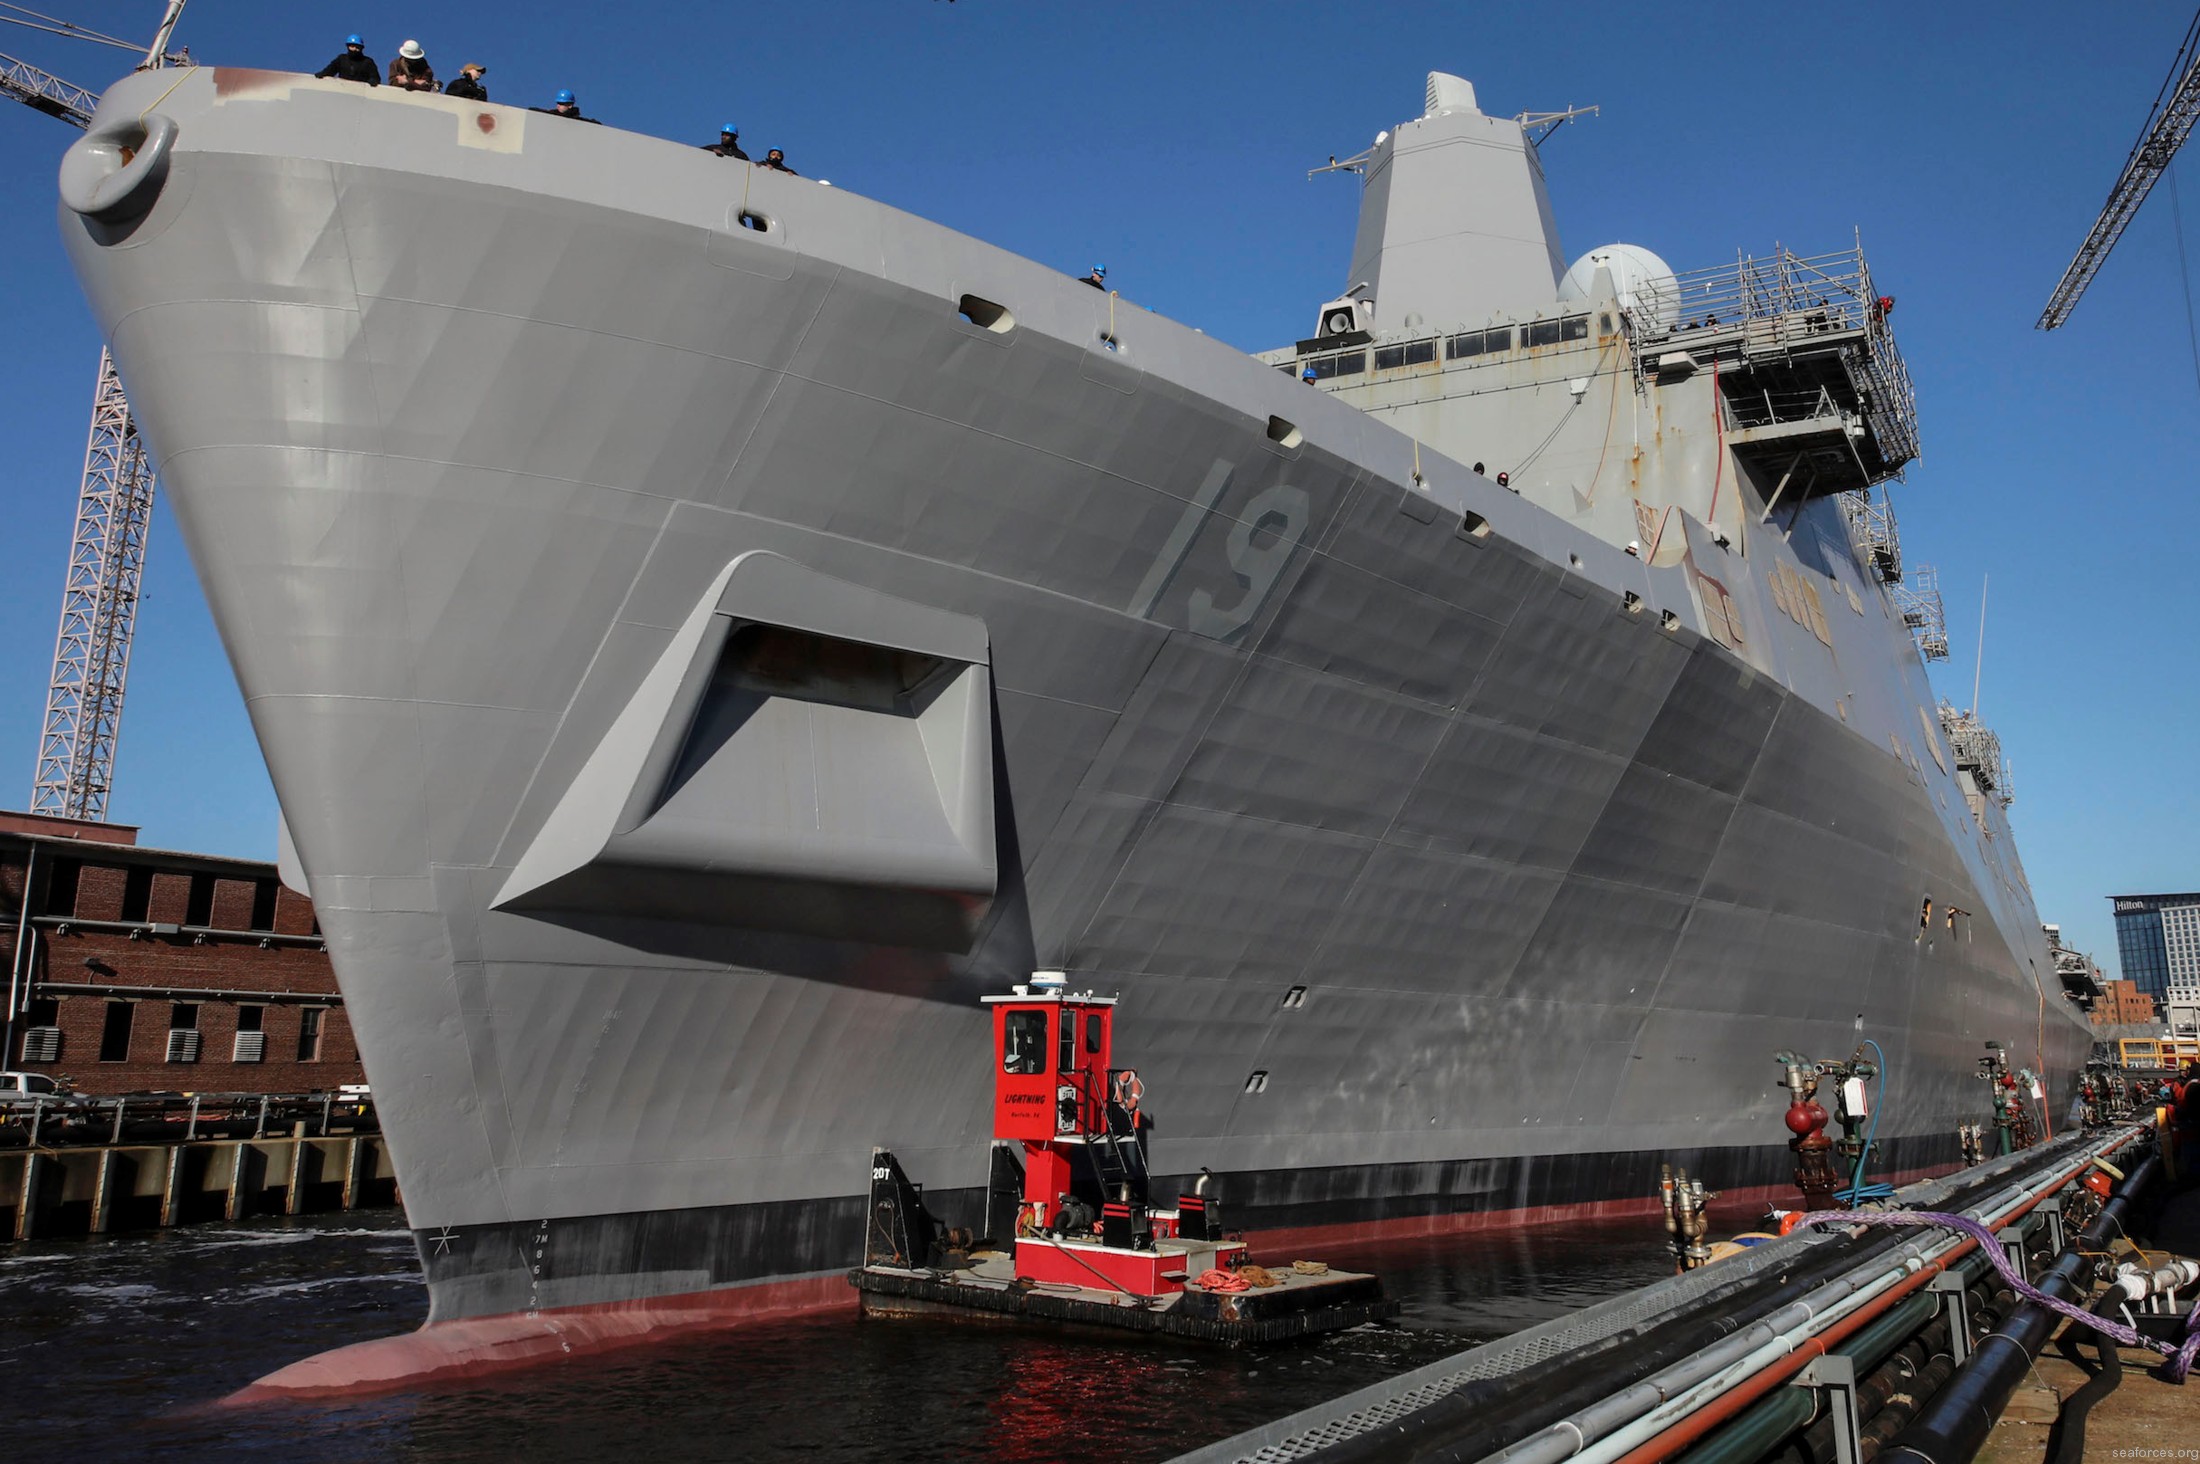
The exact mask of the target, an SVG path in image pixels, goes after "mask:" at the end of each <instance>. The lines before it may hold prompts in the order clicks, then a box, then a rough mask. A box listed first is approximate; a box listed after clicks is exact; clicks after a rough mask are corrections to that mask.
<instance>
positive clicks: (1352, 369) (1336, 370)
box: [1306, 351, 1367, 381]
mask: <svg viewBox="0 0 2200 1464" xmlns="http://www.w3.org/2000/svg"><path fill="white" fill-rule="evenodd" d="M1306 364H1307V365H1308V366H1310V367H1312V368H1313V371H1314V379H1315V380H1316V381H1327V380H1329V379H1330V378H1331V377H1333V376H1358V375H1359V374H1360V373H1361V372H1363V371H1365V370H1367V352H1365V351H1346V352H1344V353H1343V354H1342V355H1337V356H1316V357H1315V358H1314V359H1313V360H1311V361H1308V362H1307V363H1306Z"/></svg>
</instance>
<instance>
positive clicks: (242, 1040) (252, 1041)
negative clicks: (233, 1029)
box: [229, 1006, 267, 1062]
mask: <svg viewBox="0 0 2200 1464" xmlns="http://www.w3.org/2000/svg"><path fill="white" fill-rule="evenodd" d="M266 1017H267V1008H266V1007H257V1006H241V1007H238V1008H237V1037H236V1041H235V1042H234V1043H233V1044H231V1046H230V1049H229V1060H230V1061H231V1062H261V1061H264V1060H265V1059H266V1057H267V1033H266V1032H265V1031H263V1030H261V1024H262V1023H263V1022H264V1021H265V1020H266Z"/></svg>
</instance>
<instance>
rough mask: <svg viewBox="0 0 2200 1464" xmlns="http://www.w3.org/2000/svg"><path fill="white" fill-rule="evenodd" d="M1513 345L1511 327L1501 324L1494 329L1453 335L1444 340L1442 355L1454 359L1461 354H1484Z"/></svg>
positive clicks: (1447, 358)
mask: <svg viewBox="0 0 2200 1464" xmlns="http://www.w3.org/2000/svg"><path fill="white" fill-rule="evenodd" d="M1512 347H1513V328H1512V327H1511V326H1509V325H1501V326H1499V327H1498V328H1497V329H1495V330H1470V331H1468V332H1467V333H1466V334H1465V335H1455V336H1453V337H1452V338H1451V339H1450V340H1448V341H1446V342H1444V357H1445V359H1446V360H1451V361H1456V360H1458V359H1459V358H1460V357H1462V356H1485V355H1488V354H1489V353H1490V352H1492V351H1509V350H1511V349H1512Z"/></svg>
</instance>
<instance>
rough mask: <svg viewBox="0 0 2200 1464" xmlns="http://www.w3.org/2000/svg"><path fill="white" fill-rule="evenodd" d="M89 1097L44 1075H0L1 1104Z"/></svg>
mask: <svg viewBox="0 0 2200 1464" xmlns="http://www.w3.org/2000/svg"><path fill="white" fill-rule="evenodd" d="M85 1096H87V1095H85V1094H83V1093H79V1092H77V1091H76V1090H75V1089H74V1088H66V1087H63V1086H62V1085H61V1084H60V1083H59V1082H56V1081H55V1080H54V1079H52V1078H49V1077H47V1076H46V1075H45V1074H44V1073H0V1104H9V1105H14V1104H20V1103H33V1102H36V1101H37V1100H38V1099H40V1098H48V1099H75V1098H83V1097H85Z"/></svg>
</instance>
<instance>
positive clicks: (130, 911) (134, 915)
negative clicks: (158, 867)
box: [122, 864, 153, 924]
mask: <svg viewBox="0 0 2200 1464" xmlns="http://www.w3.org/2000/svg"><path fill="white" fill-rule="evenodd" d="M152 905H153V869H152V866H151V865H147V864H133V865H131V866H130V867H129V868H128V869H126V870H124V871H123V875H122V918H123V919H125V920H127V921H130V922H131V923H132V924H136V923H139V922H142V921H143V920H144V919H145V914H146V911H148V910H150V909H151V908H152Z"/></svg>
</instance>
